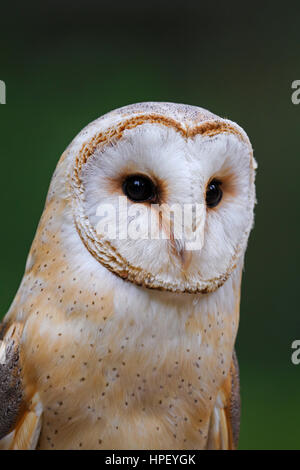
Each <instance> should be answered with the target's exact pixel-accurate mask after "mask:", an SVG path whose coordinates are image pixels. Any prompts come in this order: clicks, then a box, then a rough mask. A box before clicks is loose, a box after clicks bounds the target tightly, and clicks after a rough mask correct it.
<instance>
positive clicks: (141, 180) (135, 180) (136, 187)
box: [122, 175, 156, 202]
mask: <svg viewBox="0 0 300 470" xmlns="http://www.w3.org/2000/svg"><path fill="white" fill-rule="evenodd" d="M122 188H123V192H124V194H125V195H126V196H127V197H128V198H129V199H131V200H132V201H134V202H144V201H152V202H154V201H155V199H156V186H155V184H154V183H153V181H151V179H150V178H148V177H147V176H144V175H130V176H127V178H126V179H125V181H124V182H123V185H122Z"/></svg>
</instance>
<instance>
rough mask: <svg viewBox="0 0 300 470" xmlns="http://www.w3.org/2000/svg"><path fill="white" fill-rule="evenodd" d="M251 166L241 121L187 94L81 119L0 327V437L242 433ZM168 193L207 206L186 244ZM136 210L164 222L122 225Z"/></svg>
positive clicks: (167, 442) (211, 438) (33, 443)
mask: <svg viewBox="0 0 300 470" xmlns="http://www.w3.org/2000/svg"><path fill="white" fill-rule="evenodd" d="M255 169H256V163H255V160H254V158H253V152H252V148H251V144H250V142H249V139H248V137H247V135H246V133H245V132H244V131H243V129H242V128H241V127H239V126H238V125H237V124H235V123H234V122H232V121H230V120H228V119H222V118H219V117H218V116H216V115H214V114H212V113H211V112H208V111H206V110H204V109H202V108H198V107H195V106H190V105H183V104H173V103H155V102H150V103H140V104H134V105H129V106H126V107H123V108H120V109H117V110H115V111H112V112H110V113H108V114H106V115H104V116H102V117H100V118H99V119H97V120H95V121H94V122H92V123H91V124H89V125H88V126H87V127H85V128H84V129H83V130H82V131H81V132H80V133H79V134H78V136H77V137H76V138H75V139H74V140H73V141H72V143H71V144H70V145H69V147H67V149H66V150H65V152H64V153H63V155H62V156H61V158H60V160H59V163H58V165H57V168H56V170H55V173H54V175H53V178H52V182H51V185H50V188H49V192H48V195H47V199H46V204H45V208H44V212H43V214H42V217H41V220H40V223H39V225H38V229H37V233H36V235H35V238H34V241H33V244H32V247H31V249H30V253H29V256H28V259H27V263H26V269H25V274H24V277H23V280H22V282H21V285H20V287H19V290H18V292H17V294H16V297H15V299H14V301H13V303H12V305H11V307H10V309H9V311H8V313H7V314H6V316H5V318H4V321H3V323H2V326H1V337H0V338H1V340H2V349H1V351H2V352H1V351H0V352H1V354H0V356H1V360H0V362H1V364H0V438H1V440H0V447H1V448H2V449H36V448H37V449H234V448H236V447H237V442H238V434H239V377H238V365H237V361H236V356H235V352H234V343H235V338H236V334H237V329H238V323H239V303H240V286H241V276H242V268H243V261H244V254H245V250H246V245H247V240H248V236H249V233H250V230H251V228H252V225H253V209H254V203H255V187H254V178H255ZM120 198H121V199H122V200H123V199H125V201H126V212H125V209H123V208H122V209H120V207H119V202H120ZM172 204H177V205H179V206H180V207H184V206H185V205H190V206H192V207H193V205H195V204H198V205H199V207H200V208H201V209H202V210H200V215H199V217H198V218H197V217H196V219H195V218H193V220H192V222H191V223H192V224H193V225H194V227H193V230H191V231H190V232H192V231H194V232H198V234H199V235H200V236H199V240H200V242H199V245H198V246H197V247H196V248H193V247H192V248H191V247H188V237H187V236H186V234H185V232H184V234H183V236H182V237H181V238H176V237H175V236H174V233H173V232H172V230H173V229H174V224H173V225H172V224H171V223H170V224H168V220H167V219H168V216H167V213H166V212H165V211H161V210H160V208H161V207H162V206H163V205H172ZM103 205H105V207H112V208H115V209H116V211H115V213H116V214H119V215H120V217H119V219H118V227H117V232H118V233H117V235H118V234H120V232H122V233H123V231H124V229H126V230H127V236H125V237H124V236H123V237H120V236H115V237H112V236H111V234H110V233H109V232H108V231H107V228H106V229H105V224H101V223H100V222H101V220H102V219H103V218H102V219H101V217H100V216H99V214H100V212H99V207H100V210H101V207H103ZM122 207H123V206H122ZM153 207H154V209H153ZM130 211H131V212H130ZM134 211H136V214H137V219H138V222H139V223H138V225H139V227H142V229H143V227H144V226H145V225H146V218H147V217H148V215H149V214H150V212H151V217H152V220H154V226H155V227H156V228H157V227H159V228H160V229H161V233H164V232H165V231H167V227H169V234H168V235H169V236H165V237H163V236H159V237H156V238H155V237H154V238H150V237H148V238H147V237H145V236H144V235H145V234H143V236H140V237H139V236H135V237H133V236H132V237H129V236H128V229H129V227H130V224H131V223H132V221H133V220H135V219H134V215H132V214H133V213H134ZM139 211H140V212H139ZM153 214H154V215H153ZM147 220H148V219H147ZM106 222H107V223H106V225H107V224H108V225H109V222H110V215H109V214H108V215H107V219H106ZM179 225H180V223H179ZM190 228H191V227H190ZM126 230H125V232H126ZM136 232H137V233H138V228H137V229H136ZM142 232H143V230H141V233H142ZM197 240H198V238H197Z"/></svg>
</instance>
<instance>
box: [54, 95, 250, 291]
mask: <svg viewBox="0 0 300 470" xmlns="http://www.w3.org/2000/svg"><path fill="white" fill-rule="evenodd" d="M255 168H256V163H255V160H254V158H253V153H252V148H251V144H250V142H249V139H248V137H247V135H246V133H245V132H244V131H243V130H242V129H241V128H240V127H239V126H238V125H237V124H235V123H233V122H231V121H229V120H227V119H221V118H219V117H217V116H215V115H214V114H212V113H210V112H208V111H206V110H204V109H202V108H198V107H195V106H188V105H183V104H173V103H154V102H153V103H152V102H151V103H140V104H135V105H130V106H125V107H123V108H120V109H117V110H115V111H112V112H110V113H108V114H106V115H104V116H102V117H100V118H99V119H97V120H96V121H94V122H92V123H91V124H89V125H88V126H87V127H86V128H84V129H83V130H82V131H81V132H80V133H79V134H78V136H77V137H76V138H75V139H74V140H73V142H72V143H71V144H70V146H69V147H68V148H67V150H66V152H65V153H64V155H63V157H62V159H61V161H60V162H59V164H58V167H57V170H56V172H55V175H54V179H53V183H52V186H51V189H50V194H52V195H53V194H54V193H56V197H64V198H65V197H66V195H65V193H64V192H61V196H59V193H60V186H61V185H62V182H64V187H67V188H68V189H67V198H66V199H67V201H68V207H69V209H70V211H71V213H72V222H71V223H72V226H73V228H74V230H76V231H77V233H78V234H79V236H80V240H81V242H82V243H83V244H84V245H85V247H86V249H87V252H86V255H87V256H93V257H94V258H95V259H96V260H97V261H98V262H99V263H101V264H102V265H103V266H105V267H106V268H107V269H109V270H110V271H112V272H113V273H115V274H116V275H118V276H120V277H121V278H123V279H125V280H127V281H130V282H132V283H135V284H137V285H141V286H144V287H147V288H153V289H161V290H167V291H172V292H191V293H199V292H201V293H207V292H213V291H214V290H216V289H217V288H218V287H220V286H221V285H222V284H223V283H224V282H225V281H226V280H227V279H228V277H229V276H230V275H231V273H232V272H233V270H234V269H235V267H236V266H237V264H238V262H239V261H241V260H242V259H243V255H244V252H245V249H246V244H247V240H248V236H249V232H250V230H251V227H252V224H253V208H254V203H255V188H254V179H255ZM49 197H50V196H49Z"/></svg>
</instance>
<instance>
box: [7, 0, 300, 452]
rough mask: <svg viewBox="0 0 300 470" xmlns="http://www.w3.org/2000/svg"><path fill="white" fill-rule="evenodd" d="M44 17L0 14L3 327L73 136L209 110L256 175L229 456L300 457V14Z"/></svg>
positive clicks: (141, 8)
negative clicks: (183, 106) (154, 116)
mask: <svg viewBox="0 0 300 470" xmlns="http://www.w3.org/2000/svg"><path fill="white" fill-rule="evenodd" d="M45 3H47V2H39V3H35V2H26V3H21V2H20V3H18V2H10V3H9V4H7V5H6V6H4V5H2V6H1V20H0V21H1V31H0V39H1V43H0V79H1V80H4V81H5V82H6V85H7V104H6V105H1V106H0V120H1V121H0V122H1V126H0V135H1V139H0V155H1V185H0V190H1V214H2V218H1V232H0V247H1V248H0V249H1V269H0V312H1V315H2V314H3V315H4V314H5V312H6V310H7V309H8V307H9V305H10V303H11V301H12V299H13V296H14V294H15V292H16V290H17V287H18V285H19V282H20V280H21V277H22V273H23V270H24V265H25V259H26V255H27V252H28V250H29V247H30V244H31V241H32V239H33V236H34V233H35V229H36V226H37V223H38V221H39V218H40V215H41V212H42V209H43V204H44V199H45V196H46V192H47V189H48V185H49V181H50V178H51V175H52V172H53V170H54V168H55V165H56V162H57V160H58V158H59V156H60V154H61V153H62V152H63V150H64V149H65V147H66V146H67V145H68V143H69V142H70V141H71V139H72V138H73V137H74V136H75V135H76V134H77V133H78V132H79V130H80V129H81V128H82V127H83V126H85V125H86V124H87V123H88V122H90V121H91V120H93V119H95V118H97V117H98V116H100V115H102V114H103V113H105V112H106V111H109V110H111V109H113V108H116V107H119V106H122V105H125V104H128V103H134V102H139V101H148V100H154V101H175V102H183V103H190V104H194V105H199V106H202V107H204V108H208V109H209V110H211V111H213V112H215V113H216V114H219V115H221V116H224V117H228V118H230V119H232V120H234V121H237V122H238V123H239V124H240V125H241V126H243V127H244V129H245V130H246V131H247V133H248V134H249V136H250V139H251V141H252V144H253V147H254V151H255V157H256V159H257V161H258V164H259V169H258V174H257V198H258V205H257V207H256V224H255V229H254V231H253V232H252V235H251V239H250V242H249V248H248V251H247V258H246V268H245V273H244V279H243V293H242V304H241V323H240V330H239V335H238V340H237V351H238V356H239V362H240V368H241V386H242V428H241V439H240V448H241V449H271V448H272V449H284V448H291V449H300V427H299V424H300V403H299V401H300V400H299V398H298V397H299V395H300V365H299V366H295V365H293V364H292V363H291V352H292V350H291V343H292V341H293V340H294V339H300V321H299V301H298V298H299V292H298V288H299V287H298V281H299V268H298V265H299V249H298V246H297V245H298V240H299V235H300V225H299V161H300V158H299V125H300V105H298V106H296V105H293V104H292V102H291V94H292V89H291V83H292V81H294V80H296V79H300V33H299V31H300V19H299V18H300V3H299V2H285V3H284V9H282V6H281V7H279V6H276V4H275V3H274V2H267V1H265V2H261V3H260V4H259V3H257V4H255V3H253V2H236V3H235V2H234V3H231V4H229V3H224V2H219V3H215V2H213V3H212V6H209V4H208V2H203V3H202V2H200V1H199V2H191V1H185V2H176V1H173V2H165V3H164V4H163V5H164V6H162V5H160V6H159V3H158V2H155V1H154V2H151V4H150V3H149V4H148V6H146V5H143V4H142V2H140V4H138V3H135V2H132V3H127V2H126V4H125V3H124V4H121V3H118V2H110V3H108V2H100V1H99V2H92V1H85V2H83V1H82V2H76V1H74V2H66V1H60V2H58V1H52V2H51V4H50V3H49V4H48V5H47V4H45ZM109 5H111V6H109Z"/></svg>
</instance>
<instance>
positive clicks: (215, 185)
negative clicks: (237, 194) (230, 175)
mask: <svg viewBox="0 0 300 470" xmlns="http://www.w3.org/2000/svg"><path fill="white" fill-rule="evenodd" d="M221 184H222V183H221V181H219V180H216V179H213V180H211V182H210V183H209V184H208V186H207V188H206V204H207V207H216V206H217V205H218V204H219V202H220V201H221V199H222V196H223V191H222V189H221Z"/></svg>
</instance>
